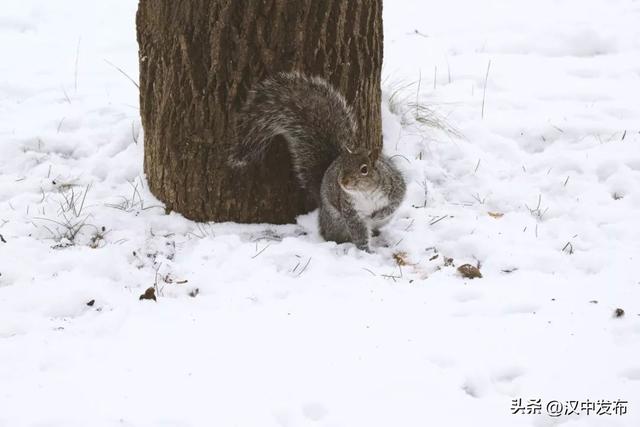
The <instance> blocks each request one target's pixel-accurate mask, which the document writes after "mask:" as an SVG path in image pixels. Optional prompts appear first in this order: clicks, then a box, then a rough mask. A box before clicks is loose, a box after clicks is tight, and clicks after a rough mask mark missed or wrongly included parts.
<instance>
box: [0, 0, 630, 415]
mask: <svg viewBox="0 0 640 427" xmlns="http://www.w3.org/2000/svg"><path fill="white" fill-rule="evenodd" d="M136 6H137V2H136V1H134V0H128V1H125V0H120V1H114V2H86V1H80V0H66V1H59V2H47V1H38V0H6V1H4V2H3V4H2V8H1V9H2V10H1V11H0V58H2V61H0V234H1V235H2V237H3V238H4V240H6V243H4V242H0V274H1V275H0V427H16V426H18V427H21V426H38V427H74V426H83V427H84V426H97V427H102V426H130V427H133V426H135V427H138V426H154V427H155V426H172V427H173V426H176V427H178V426H179V427H182V426H185V427H186V426H249V427H252V426H256V427H257V426H260V427H268V426H280V427H298V426H319V427H320V426H332V427H337V426H367V427H373V426H384V427H388V426H403V427H407V426H421V427H422V426H472V425H473V426H490V427H514V426H532V427H545V426H555V425H562V426H566V427H595V426H618V427H634V426H638V425H640V268H639V267H640V133H639V132H640V102H639V101H638V99H639V98H640V25H638V22H640V2H638V1H634V0H589V1H584V0H583V1H579V0H562V1H560V0H538V1H528V2H525V1H514V0H493V1H490V0H482V1H480V0H449V1H447V2H442V1H433V0H431V1H424V0H413V1H410V0H402V1H391V0H388V1H386V2H385V8H384V19H385V65H384V76H385V79H384V83H383V88H384V91H385V101H384V108H385V111H384V117H383V119H384V134H385V150H386V151H387V153H388V154H389V155H395V154H400V155H401V156H398V157H397V158H396V160H397V162H398V165H399V166H400V167H402V168H403V171H404V172H405V174H406V177H407V181H408V184H409V185H408V198H407V200H406V202H405V203H404V204H403V205H402V206H401V208H400V210H399V212H398V214H397V216H396V217H395V219H394V220H393V221H392V222H391V223H390V224H389V226H388V227H387V228H385V229H384V230H383V233H382V236H381V237H380V238H379V239H377V240H375V241H374V244H373V247H374V251H375V253H374V254H366V253H363V252H361V251H358V250H356V249H355V248H354V247H353V246H352V245H336V244H335V243H331V242H324V241H322V239H321V238H320V236H319V234H318V231H317V226H316V222H315V221H316V214H315V213H311V214H309V215H305V216H302V217H300V218H299V221H298V224H292V225H286V226H272V225H239V224H197V223H194V222H191V221H188V220H185V219H184V218H182V217H181V216H179V215H176V214H170V215H165V213H164V209H163V208H162V206H161V203H160V202H159V201H157V200H156V199H154V197H153V196H152V195H151V194H150V193H149V191H148V189H147V186H146V183H145V181H144V176H143V173H142V139H143V135H142V132H141V125H140V120H139V116H138V107H137V106H138V94H137V89H136V87H135V86H134V85H133V84H132V82H131V81H129V80H128V78H127V77H126V76H125V75H124V74H123V73H125V74H128V75H129V76H131V77H132V78H133V79H134V80H137V44H136V39H135V21H134V19H135V10H136ZM489 64H490V66H489ZM116 67H118V68H120V69H121V70H122V72H120V71H119V70H118V69H117V68H116ZM487 69H488V74H487ZM416 103H417V104H419V106H420V107H417V106H416ZM483 106H484V107H483ZM424 107H429V108H431V109H432V110H433V111H435V114H437V116H439V117H442V118H446V121H447V123H448V124H449V125H450V126H452V127H454V128H455V129H457V131H458V133H459V135H457V134H456V133H455V132H444V131H442V130H438V129H432V128H429V127H425V126H423V125H421V124H420V123H418V122H417V121H416V113H419V114H418V118H419V119H423V118H424ZM429 117H431V116H428V117H427V118H429ZM425 188H426V192H425ZM74 207H75V208H74ZM490 213H491V214H490ZM65 222H67V224H68V225H69V226H71V227H72V228H73V227H74V226H75V228H73V229H72V231H76V230H77V229H78V228H79V230H78V232H77V233H76V235H75V236H71V235H67V234H68V231H69V230H68V227H65V226H63V225H61V223H65ZM102 227H104V231H103V228H102ZM72 234H73V233H72ZM71 237H73V239H71ZM72 240H73V241H72ZM385 242H386V243H388V245H389V247H384V243H385ZM394 254H396V257H395V258H396V259H397V260H400V261H401V262H402V263H406V265H404V266H402V267H400V266H398V265H397V261H396V259H394ZM435 255H438V256H437V258H435V259H434V257H435ZM445 258H452V259H453V264H454V266H445V263H444V259H445ZM465 263H470V264H473V265H476V264H477V263H480V270H481V272H482V275H483V278H481V279H473V280H469V279H465V278H463V277H461V276H460V274H459V273H458V272H457V270H456V267H458V266H460V265H462V264H465ZM154 283H156V284H157V286H158V288H159V290H160V295H159V296H158V300H157V302H154V301H148V300H147V301H140V300H139V299H138V298H139V296H140V294H142V293H143V292H144V291H145V289H146V288H148V287H150V286H153V285H154ZM190 294H191V295H195V297H192V296H190ZM92 300H93V301H94V303H93V305H92V306H89V305H87V303H88V302H89V301H92ZM617 308H621V309H623V310H624V313H625V314H624V316H622V317H617V318H616V317H614V311H615V310H616V309H617ZM513 399H522V400H523V403H524V404H526V403H527V402H528V401H529V399H541V400H542V405H543V406H542V411H541V412H542V413H541V414H539V415H527V414H517V415H512V413H511V412H512V411H511V408H512V400H513ZM587 399H589V400H591V401H596V400H611V401H615V400H618V399H622V400H626V401H628V402H629V403H628V405H627V407H628V413H627V414H625V415H596V414H593V413H591V414H590V415H586V414H585V413H584V411H583V412H582V414H581V415H580V416H576V415H562V416H560V417H550V416H549V415H547V414H546V411H545V409H546V403H547V402H549V401H552V400H559V401H561V402H565V401H569V400H577V401H586V400H587Z"/></svg>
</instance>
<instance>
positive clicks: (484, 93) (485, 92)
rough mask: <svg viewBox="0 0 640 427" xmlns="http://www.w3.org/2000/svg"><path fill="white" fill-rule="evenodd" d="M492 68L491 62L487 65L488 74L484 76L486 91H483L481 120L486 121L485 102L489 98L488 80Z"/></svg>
mask: <svg viewBox="0 0 640 427" xmlns="http://www.w3.org/2000/svg"><path fill="white" fill-rule="evenodd" d="M490 68H491V60H489V63H488V64H487V74H486V75H485V76H484V89H483V90H482V113H481V115H480V118H482V119H484V101H485V98H486V96H487V80H489V69H490Z"/></svg>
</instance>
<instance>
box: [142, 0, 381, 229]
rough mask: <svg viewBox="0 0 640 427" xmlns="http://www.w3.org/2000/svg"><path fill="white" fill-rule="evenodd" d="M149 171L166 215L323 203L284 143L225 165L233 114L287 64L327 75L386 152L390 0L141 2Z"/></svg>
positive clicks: (227, 215) (283, 213) (372, 141)
mask: <svg viewBox="0 0 640 427" xmlns="http://www.w3.org/2000/svg"><path fill="white" fill-rule="evenodd" d="M136 25H137V36H138V43H139V48H140V51H139V55H140V113H141V116H142V125H143V128H144V170H145V173H146V175H147V180H148V183H149V187H150V189H151V191H152V192H153V194H154V195H155V196H156V197H158V198H159V199H160V200H161V201H163V202H164V203H165V205H166V207H167V210H168V211H171V210H173V211H176V212H179V213H181V214H183V215H184V216H185V217H187V218H190V219H194V220H198V221H237V222H268V223H276V224H281V223H287V222H292V221H293V220H294V218H295V217H296V216H297V215H299V214H301V213H304V212H307V211H309V210H310V209H312V208H314V206H313V204H312V202H311V199H310V198H308V197H307V196H306V195H305V194H304V193H303V191H302V190H301V189H300V188H299V186H298V183H297V182H296V181H295V178H294V175H293V173H292V172H291V167H290V159H289V154H288V152H287V150H286V147H285V146H284V144H274V148H273V149H272V150H271V151H270V152H269V153H268V155H267V157H266V160H265V161H264V162H263V163H262V164H258V165H255V166H252V167H251V168H250V169H249V170H244V171H236V170H233V169H231V168H229V167H228V165H227V164H226V154H225V153H226V152H227V150H228V147H229V146H230V144H233V138H232V135H233V132H232V124H233V123H234V122H233V120H234V118H233V115H234V114H235V113H236V111H238V109H239V107H240V106H241V105H242V102H243V100H244V99H245V96H246V93H247V90H248V89H249V88H250V87H251V86H252V85H253V84H254V83H256V82H258V81H260V80H262V79H264V78H265V77H266V76H269V75H272V74H274V73H277V72H280V71H292V70H297V71H301V72H303V73H305V74H308V75H319V76H323V77H324V78H326V79H327V80H329V81H330V82H331V83H333V84H334V85H335V86H336V87H337V88H338V89H339V90H340V91H341V92H342V93H343V94H344V95H345V97H346V98H347V100H348V101H349V103H350V104H351V105H352V107H353V109H354V112H355V116H356V118H357V120H358V126H359V129H360V135H359V136H360V138H359V141H360V144H361V145H365V146H368V147H369V148H372V149H374V151H379V150H380V148H381V146H382V136H381V124H380V121H381V118H380V71H381V66H382V0H140V3H139V7H138V14H137V18H136Z"/></svg>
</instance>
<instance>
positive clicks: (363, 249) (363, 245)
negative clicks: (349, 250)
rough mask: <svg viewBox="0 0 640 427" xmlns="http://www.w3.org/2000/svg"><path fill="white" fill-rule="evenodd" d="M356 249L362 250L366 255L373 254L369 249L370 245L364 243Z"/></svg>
mask: <svg viewBox="0 0 640 427" xmlns="http://www.w3.org/2000/svg"><path fill="white" fill-rule="evenodd" d="M356 247H357V248H358V249H360V250H361V251H365V252H366V253H368V254H370V253H372V252H371V248H370V247H369V244H368V243H364V244H360V245H356Z"/></svg>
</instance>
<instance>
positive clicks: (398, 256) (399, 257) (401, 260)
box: [393, 252, 409, 266]
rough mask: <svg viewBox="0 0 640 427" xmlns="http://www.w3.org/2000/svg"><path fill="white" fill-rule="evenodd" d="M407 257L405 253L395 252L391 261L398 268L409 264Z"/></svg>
mask: <svg viewBox="0 0 640 427" xmlns="http://www.w3.org/2000/svg"><path fill="white" fill-rule="evenodd" d="M407 258H408V255H407V253H406V252H396V253H394V254H393V260H394V261H395V262H396V264H398V265H399V266H405V265H408V264H409V260H408V259H407Z"/></svg>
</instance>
